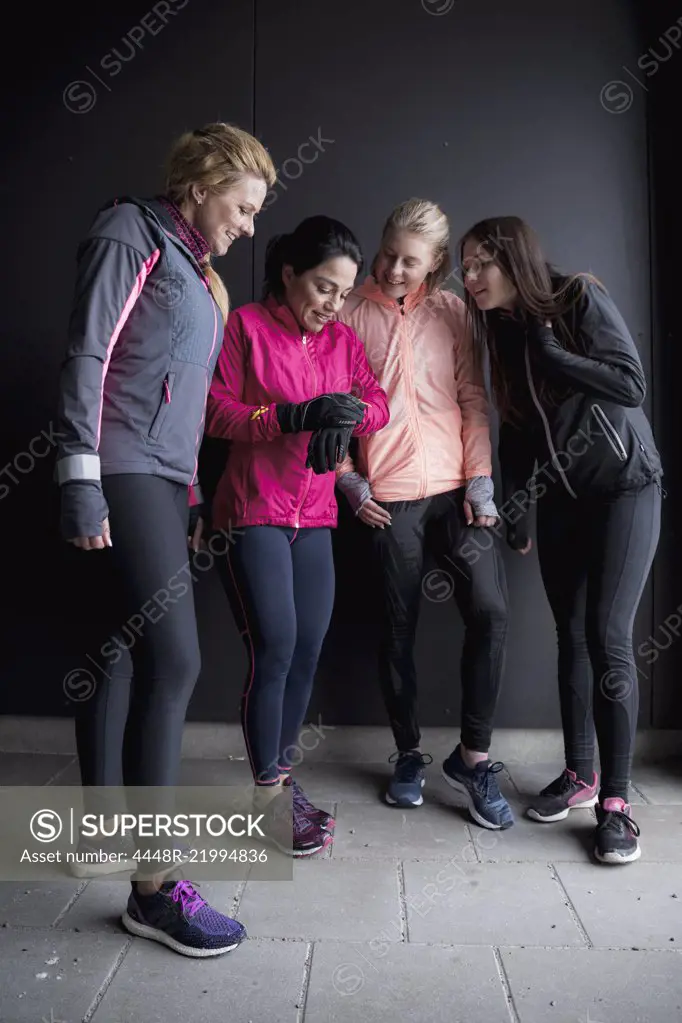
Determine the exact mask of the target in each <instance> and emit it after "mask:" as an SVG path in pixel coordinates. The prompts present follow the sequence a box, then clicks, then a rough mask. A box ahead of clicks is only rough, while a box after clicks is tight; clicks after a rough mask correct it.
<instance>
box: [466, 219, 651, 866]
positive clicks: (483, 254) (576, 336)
mask: <svg viewBox="0 0 682 1023" xmlns="http://www.w3.org/2000/svg"><path fill="white" fill-rule="evenodd" d="M460 255H461V261H462V269H463V272H464V277H465V285H466V292H467V295H466V301H467V306H468V309H469V312H470V313H471V317H472V321H473V329H474V334H475V336H476V337H477V339H478V340H479V341H481V342H483V343H485V345H486V346H487V349H488V352H489V356H490V370H491V384H492V390H493V394H494V398H495V401H496V404H497V408H498V412H499V415H500V420H501V425H500V438H499V455H500V463H501V471H502V480H503V492H504V498H505V506H504V508H507V506H508V505H509V506H510V507H509V508H508V509H507V510H506V511H504V509H503V515H504V517H506V518H507V524H508V530H507V539H508V542H509V544H510V546H511V547H512V548H513V549H514V550H517V551H520V553H522V554H527V553H528V551H529V550H530V549H531V544H532V541H531V539H530V535H529V529H528V512H529V510H530V505H531V503H537V544H538V557H539V560H540V569H541V573H542V578H543V582H544V586H545V590H546V592H547V597H548V600H549V603H550V606H551V609H552V613H553V615H554V618H555V621H556V627H557V637H558V646H559V664H558V667H559V697H560V703H561V716H562V724H563V731H564V744H565V756H566V769H565V770H564V771H563V773H562V774H561V775H560V777H558V778H557V779H556V780H555V781H553V782H551V784H549V785H548V786H547V787H546V788H545V789H543V790H542V792H541V793H540V794H539V795H538V796H537V797H536V798H535V799H534V800H533V801H532V802H531V805H530V807H529V809H528V814H529V816H530V817H531V818H533V819H534V820H537V821H543V822H548V821H556V820H562V819H563V818H565V817H566V816H567V815H568V813H569V811H570V810H572V809H576V808H579V807H591V806H596V808H597V809H596V812H597V822H598V823H597V830H596V835H595V856H596V858H597V859H598V860H599V861H601V862H602V863H627V862H630V861H632V860H636V859H638V858H639V856H640V847H639V842H638V837H639V828H638V826H637V824H636V823H635V822H634V820H633V819H632V814H631V808H630V805H629V803H628V789H629V781H630V770H631V765H632V754H633V748H634V742H635V735H636V728H637V710H638V686H637V670H636V667H635V662H634V656H633V650H632V629H633V622H634V619H635V614H636V612H637V608H638V606H639V602H640V599H641V596H642V591H643V589H644V586H645V584H646V581H647V578H648V575H649V571H650V569H651V564H652V561H653V558H654V554H655V551H656V547H657V544H658V537H659V532H660V515H661V495H662V490H661V482H660V481H661V476H662V469H661V462H660V458H659V454H658V451H657V449H656V445H655V442H654V438H653V435H652V431H651V427H650V425H649V422H648V420H647V417H646V415H645V413H644V411H643V410H642V407H641V406H642V403H643V401H644V398H645V395H646V382H645V378H644V372H643V370H642V364H641V361H640V357H639V354H638V352H637V348H636V346H635V343H634V341H633V340H632V337H631V335H630V332H629V331H628V328H627V326H626V324H625V322H624V320H623V317H622V316H621V315H620V313H619V312H618V310H617V308H616V306H615V305H614V303H613V301H612V299H611V298H610V297H609V295H608V293H607V291H606V289H605V288H604V286H603V285H602V284H601V283H600V282H599V281H598V280H596V279H595V278H594V277H593V276H591V275H589V274H569V275H564V274H561V273H559V272H558V271H557V270H555V269H554V268H553V267H552V266H551V265H550V264H549V263H548V262H547V260H546V258H545V256H544V254H543V251H542V248H541V246H540V242H539V240H538V239H537V237H536V235H535V233H534V232H533V230H532V229H531V228H530V227H529V226H528V225H527V224H526V223H524V221H522V220H520V219H519V218H518V217H496V218H492V219H489V220H484V221H481V222H480V223H478V224H475V225H474V227H472V228H471V229H470V230H469V231H467V232H466V234H465V235H464V237H463V240H462V242H461V245H460ZM593 726H594V727H593ZM595 729H596V737H597V741H598V744H599V754H600V760H601V771H602V775H601V782H600V780H599V778H598V776H597V774H596V773H595V772H594V763H593V762H594V752H595V751H594V730H595Z"/></svg>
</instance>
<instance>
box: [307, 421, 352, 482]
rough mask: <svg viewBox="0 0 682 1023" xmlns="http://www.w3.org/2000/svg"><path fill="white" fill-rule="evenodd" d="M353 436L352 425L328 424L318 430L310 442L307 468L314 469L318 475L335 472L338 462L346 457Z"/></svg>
mask: <svg viewBox="0 0 682 1023" xmlns="http://www.w3.org/2000/svg"><path fill="white" fill-rule="evenodd" d="M352 436H353V427H352V426H328V427H326V428H325V429H324V430H317V431H316V432H315V433H314V434H313V435H312V437H311V438H310V443H309V444H308V457H307V458H306V462H305V467H306V469H312V470H313V472H314V473H315V475H316V476H321V475H323V473H326V472H333V471H334V470H335V469H336V465H337V463H338V462H342V461H343V460H344V458H345V457H346V453H347V452H348V445H349V444H350V439H351V437H352Z"/></svg>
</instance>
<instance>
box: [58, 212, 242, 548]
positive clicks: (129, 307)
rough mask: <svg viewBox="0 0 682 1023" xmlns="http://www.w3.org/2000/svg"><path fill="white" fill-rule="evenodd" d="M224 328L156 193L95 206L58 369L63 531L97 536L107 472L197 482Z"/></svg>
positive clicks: (82, 247)
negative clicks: (153, 196)
mask: <svg viewBox="0 0 682 1023" xmlns="http://www.w3.org/2000/svg"><path fill="white" fill-rule="evenodd" d="M223 327H224V325H223V320H222V316H221V313H220V310H219V308H218V306H217V305H216V303H215V301H214V300H213V298H212V296H211V293H210V291H209V289H208V286H207V283H206V280H205V277H204V274H203V272H202V269H201V267H200V266H199V264H198V262H197V261H196V259H195V258H194V256H193V254H192V253H191V252H190V250H189V249H188V248H187V246H186V245H185V244H184V243H183V242H182V241H180V239H179V238H178V237H177V234H176V233H175V228H174V224H173V221H172V218H171V217H170V216H169V215H168V214H167V213H166V211H165V209H164V208H163V206H162V205H161V204H160V203H158V202H156V201H155V200H147V199H134V198H128V197H126V198H120V199H115V200H112V201H111V202H110V203H107V205H106V206H104V207H103V208H102V209H101V210H100V211H99V212H98V214H97V216H96V218H95V220H94V222H93V224H92V226H91V228H90V231H89V233H88V236H87V237H86V238H85V240H84V241H83V242H82V243H81V245H80V246H79V249H78V271H77V279H76V286H75V294H74V301H73V306H72V310H71V317H70V323H69V340H68V347H67V352H66V357H65V360H64V362H63V365H62V371H61V381H60V396H59V427H58V429H59V437H60V441H59V443H58V445H57V463H56V479H57V482H58V483H59V485H60V488H61V499H62V502H61V503H62V516H61V520H62V521H61V526H62V534H63V535H64V537H65V539H71V538H73V537H76V536H99V535H101V533H102V522H103V520H104V519H105V518H106V517H107V515H108V508H107V504H106V501H105V499H104V495H103V492H102V484H101V478H102V476H106V475H107V474H114V473H147V474H150V475H155V476H163V477H164V478H165V479H169V480H174V481H176V482H178V483H183V484H186V485H188V486H192V485H193V484H196V482H197V460H198V452H199V446H200V444H201V440H202V436H203V430H204V413H205V408H206V397H207V393H208V388H209V386H210V383H211V378H212V376H213V370H214V368H215V364H216V361H217V358H218V353H219V351H220V342H221V340H222V335H223ZM197 499H199V500H200V498H198V495H197ZM190 500H191V498H190Z"/></svg>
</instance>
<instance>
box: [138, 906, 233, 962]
mask: <svg viewBox="0 0 682 1023" xmlns="http://www.w3.org/2000/svg"><path fill="white" fill-rule="evenodd" d="M121 923H122V924H123V926H124V927H125V929H126V930H127V931H129V932H130V934H134V935H135V936H136V937H138V938H149V940H150V941H158V942H159V944H160V945H166V946H167V947H168V948H170V949H172V950H173V951H174V952H179V953H180V955H182V956H189V957H190V958H192V959H207V958H208V957H209V956H220V955H224V953H225V952H233V951H234V949H235V948H238V947H239V946H240V945H241V943H242V941H243V940H244V938H241V939H240V940H239V941H238V942H236V943H235V944H233V945H225V946H224V947H222V948H193V947H192V946H191V945H183V944H182V943H181V942H179V941H176V940H175V938H171V936H170V934H166V932H165V931H160V930H158V929H157V928H156V927H150V926H149V924H141V923H139V922H138V921H137V920H133V918H132V917H131V916H130V914H129V913H128V910H125V912H124V913H123V916H122V917H121ZM245 937H246V935H245Z"/></svg>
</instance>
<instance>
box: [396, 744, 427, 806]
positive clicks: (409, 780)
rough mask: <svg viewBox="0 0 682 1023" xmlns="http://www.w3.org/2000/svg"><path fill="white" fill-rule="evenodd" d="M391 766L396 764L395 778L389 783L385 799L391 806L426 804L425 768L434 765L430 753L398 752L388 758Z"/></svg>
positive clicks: (415, 751)
mask: <svg viewBox="0 0 682 1023" xmlns="http://www.w3.org/2000/svg"><path fill="white" fill-rule="evenodd" d="M388 762H389V764H393V763H395V770H394V772H393V777H392V778H391V780H390V782H389V783H388V787H387V789H386V792H385V793H384V799H385V800H386V802H387V803H388V805H389V806H400V807H403V808H407V807H410V806H421V805H422V803H423V802H424V797H423V795H422V789H423V788H424V782H425V778H424V767H425V766H426V765H427V764H431V763H433V757H432V756H431V755H430V754H429V753H419V752H418V751H417V750H410V751H409V752H408V753H401V752H400V751H399V750H396V752H395V753H391V755H390V757H389V758H388Z"/></svg>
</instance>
